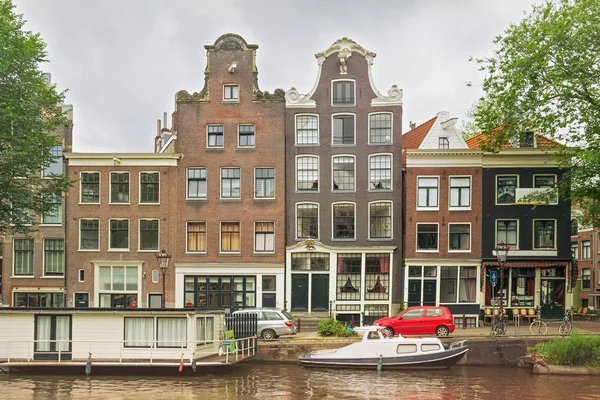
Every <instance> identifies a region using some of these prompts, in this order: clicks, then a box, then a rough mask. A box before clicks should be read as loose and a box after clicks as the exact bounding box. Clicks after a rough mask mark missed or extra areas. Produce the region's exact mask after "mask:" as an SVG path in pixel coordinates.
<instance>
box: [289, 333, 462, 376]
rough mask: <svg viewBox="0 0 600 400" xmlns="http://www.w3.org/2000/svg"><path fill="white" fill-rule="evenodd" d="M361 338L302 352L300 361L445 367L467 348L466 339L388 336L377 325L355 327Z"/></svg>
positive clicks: (341, 365)
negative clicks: (356, 340)
mask: <svg viewBox="0 0 600 400" xmlns="http://www.w3.org/2000/svg"><path fill="white" fill-rule="evenodd" d="M356 330H357V331H359V332H361V333H363V338H362V340H361V341H360V342H356V343H352V344H350V345H348V346H345V347H342V348H339V349H332V350H317V351H313V352H310V353H305V354H301V355H300V356H299V357H298V361H299V363H300V364H301V365H304V366H310V367H329V368H335V367H337V368H373V369H375V368H377V369H445V368H449V367H451V366H452V365H454V364H456V363H457V362H458V361H459V360H460V359H461V358H462V357H463V356H464V355H465V353H466V352H467V351H469V348H468V347H467V346H466V345H465V341H464V340H462V341H458V342H454V343H450V344H444V343H442V342H441V341H440V339H438V338H437V337H425V338H405V337H402V336H395V337H391V338H388V337H386V336H385V335H384V334H383V332H382V328H381V327H379V326H372V327H364V328H357V329H356Z"/></svg>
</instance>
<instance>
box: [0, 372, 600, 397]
mask: <svg viewBox="0 0 600 400" xmlns="http://www.w3.org/2000/svg"><path fill="white" fill-rule="evenodd" d="M0 385H1V387H2V395H3V397H4V398H9V399H40V400H41V399H44V400H46V399H50V400H53V399H65V398H71V399H84V398H85V399H92V400H94V399H108V398H109V399H127V400H131V399H132V398H135V399H144V400H152V399H197V398H203V399H209V400H218V399H239V398H241V399H267V400H270V399H305V398H313V399H336V400H338V399H365V398H371V399H375V398H381V399H398V398H402V399H450V400H451V399H492V398H499V399H514V398H518V399H523V400H525V399H544V400H547V399H548V398H566V399H600V382H598V380H595V379H592V378H591V377H587V376H581V377H579V376H571V377H568V376H565V377H558V376H547V375H533V374H531V372H530V371H526V370H520V369H516V368H486V367H473V366H471V367H461V366H455V367H453V368H451V369H449V370H444V371H406V372H403V371H385V370H384V371H382V372H380V373H378V372H376V371H360V370H322V369H308V368H301V367H299V366H297V365H289V364H266V365H264V364H260V365H259V364H246V365H243V366H240V367H237V368H234V369H230V370H227V371H224V372H223V371H219V372H218V373H204V374H197V375H181V376H166V377H165V376H159V375H155V376H144V377H136V376H94V375H93V376H90V377H86V376H83V371H82V376H20V375H10V376H2V377H0Z"/></svg>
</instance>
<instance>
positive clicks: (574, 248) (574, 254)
mask: <svg viewBox="0 0 600 400" xmlns="http://www.w3.org/2000/svg"><path fill="white" fill-rule="evenodd" d="M571 258H572V259H573V260H578V259H579V244H578V243H577V242H571Z"/></svg>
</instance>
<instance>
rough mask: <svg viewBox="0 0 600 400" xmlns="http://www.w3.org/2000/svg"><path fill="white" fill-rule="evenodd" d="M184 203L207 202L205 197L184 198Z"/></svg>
mask: <svg viewBox="0 0 600 400" xmlns="http://www.w3.org/2000/svg"><path fill="white" fill-rule="evenodd" d="M185 200H186V201H188V200H189V201H208V198H207V197H186V198H185Z"/></svg>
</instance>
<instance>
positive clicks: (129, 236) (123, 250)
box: [107, 218, 139, 253]
mask: <svg viewBox="0 0 600 400" xmlns="http://www.w3.org/2000/svg"><path fill="white" fill-rule="evenodd" d="M112 221H127V248H120V247H119V248H116V249H113V248H112V247H110V240H111V236H112V233H111V229H110V223H111V222H112ZM107 248H108V251H110V252H120V253H122V252H126V251H129V249H131V221H130V220H129V218H109V220H108V247H107ZM138 248H139V247H138Z"/></svg>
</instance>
